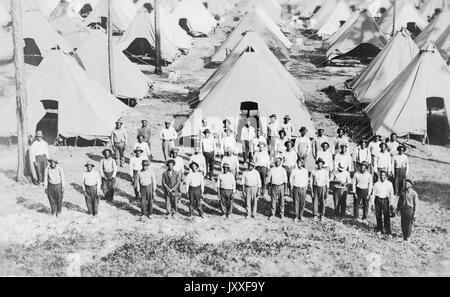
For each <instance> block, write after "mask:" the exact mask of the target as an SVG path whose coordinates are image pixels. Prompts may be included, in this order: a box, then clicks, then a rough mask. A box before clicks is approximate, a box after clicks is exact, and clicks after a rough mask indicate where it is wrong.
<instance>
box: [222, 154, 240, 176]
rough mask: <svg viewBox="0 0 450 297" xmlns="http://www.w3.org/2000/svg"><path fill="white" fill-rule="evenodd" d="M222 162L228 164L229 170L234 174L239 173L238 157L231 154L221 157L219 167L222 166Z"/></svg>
mask: <svg viewBox="0 0 450 297" xmlns="http://www.w3.org/2000/svg"><path fill="white" fill-rule="evenodd" d="M223 164H228V165H230V170H231V172H233V173H234V174H237V173H239V159H238V157H237V156H234V155H231V156H224V157H223V158H222V162H221V164H220V167H221V168H223Z"/></svg>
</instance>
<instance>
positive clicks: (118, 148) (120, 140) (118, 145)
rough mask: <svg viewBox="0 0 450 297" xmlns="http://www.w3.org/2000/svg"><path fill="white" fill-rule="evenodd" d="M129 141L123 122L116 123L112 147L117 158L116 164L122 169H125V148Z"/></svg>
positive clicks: (112, 134) (112, 135)
mask: <svg viewBox="0 0 450 297" xmlns="http://www.w3.org/2000/svg"><path fill="white" fill-rule="evenodd" d="M127 141H128V134H127V130H126V129H125V127H123V123H122V121H121V120H119V121H117V122H116V127H115V128H114V130H113V131H112V133H111V147H112V148H113V150H114V155H115V156H116V162H117V164H118V165H119V164H120V167H123V163H124V162H125V147H126V144H127Z"/></svg>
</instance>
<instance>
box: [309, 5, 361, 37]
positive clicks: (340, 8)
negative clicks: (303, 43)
mask: <svg viewBox="0 0 450 297" xmlns="http://www.w3.org/2000/svg"><path fill="white" fill-rule="evenodd" d="M352 15H353V12H352V10H351V9H350V7H349V6H348V5H347V3H345V2H344V1H339V2H338V3H337V4H336V6H335V7H334V9H333V10H332V11H331V12H330V13H329V14H328V15H327V16H326V17H325V18H323V19H322V21H321V22H320V23H318V25H317V28H318V31H317V35H319V36H320V37H321V38H324V39H325V38H328V37H330V36H331V35H333V34H334V33H335V32H336V31H337V30H339V28H340V27H341V26H342V25H343V23H345V22H346V21H347V20H348V19H350V18H351V16H352Z"/></svg>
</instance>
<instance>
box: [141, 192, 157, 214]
mask: <svg viewBox="0 0 450 297" xmlns="http://www.w3.org/2000/svg"><path fill="white" fill-rule="evenodd" d="M153 199H154V197H153V185H149V186H141V212H142V215H144V216H147V217H150V216H151V215H152V214H153Z"/></svg>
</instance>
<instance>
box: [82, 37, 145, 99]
mask: <svg viewBox="0 0 450 297" xmlns="http://www.w3.org/2000/svg"><path fill="white" fill-rule="evenodd" d="M77 54H78V56H79V58H80V60H81V62H82V63H83V67H84V68H85V70H86V72H87V73H88V75H89V76H90V77H92V78H94V79H95V80H97V81H98V82H99V83H100V84H101V85H102V86H103V87H104V88H105V89H107V90H109V88H110V79H109V68H108V38H107V36H106V34H104V33H103V32H101V31H100V30H93V31H91V33H90V34H89V37H88V38H87V39H86V40H85V42H84V43H83V44H82V45H81V47H80V48H79V49H78V50H77ZM113 56H114V65H113V69H114V89H115V93H116V94H115V95H116V96H117V97H121V98H139V99H140V98H144V97H145V96H147V94H148V91H149V81H148V79H147V77H146V76H145V75H144V74H143V73H142V72H141V71H140V70H139V69H138V67H137V66H136V65H135V64H133V63H132V62H131V61H130V60H129V59H128V58H127V57H126V56H125V55H124V54H123V53H122V51H121V50H119V49H118V48H117V47H115V46H113Z"/></svg>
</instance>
